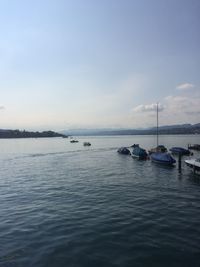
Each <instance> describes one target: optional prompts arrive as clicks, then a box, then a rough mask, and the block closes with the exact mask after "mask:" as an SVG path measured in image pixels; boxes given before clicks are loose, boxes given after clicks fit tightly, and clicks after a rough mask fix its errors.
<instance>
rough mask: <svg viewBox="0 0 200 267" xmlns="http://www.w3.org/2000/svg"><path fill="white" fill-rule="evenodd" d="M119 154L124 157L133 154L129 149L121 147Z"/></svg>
mask: <svg viewBox="0 0 200 267" xmlns="http://www.w3.org/2000/svg"><path fill="white" fill-rule="evenodd" d="M117 152H118V153H119V154H123V155H130V154H131V152H130V150H129V149H128V148H127V147H120V148H119V149H118V150H117Z"/></svg>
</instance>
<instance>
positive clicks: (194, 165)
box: [185, 158, 200, 171]
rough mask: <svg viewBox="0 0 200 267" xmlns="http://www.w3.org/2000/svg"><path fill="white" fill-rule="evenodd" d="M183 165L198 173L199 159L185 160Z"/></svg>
mask: <svg viewBox="0 0 200 267" xmlns="http://www.w3.org/2000/svg"><path fill="white" fill-rule="evenodd" d="M185 163H186V164H187V166H189V167H190V168H193V170H194V171H200V158H198V159H195V158H194V159H186V160H185Z"/></svg>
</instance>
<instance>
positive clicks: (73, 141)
mask: <svg viewBox="0 0 200 267" xmlns="http://www.w3.org/2000/svg"><path fill="white" fill-rule="evenodd" d="M78 142H79V141H78V140H75V139H73V140H70V143H78Z"/></svg>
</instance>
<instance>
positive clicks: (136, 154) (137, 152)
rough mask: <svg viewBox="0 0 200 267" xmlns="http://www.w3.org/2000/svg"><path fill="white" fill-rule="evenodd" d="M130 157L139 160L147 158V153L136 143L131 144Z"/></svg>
mask: <svg viewBox="0 0 200 267" xmlns="http://www.w3.org/2000/svg"><path fill="white" fill-rule="evenodd" d="M132 147H133V151H132V154H131V155H132V157H133V158H138V159H140V160H143V159H147V157H148V154H147V152H146V150H145V149H143V148H141V147H140V146H139V145H138V144H136V145H133V146H132Z"/></svg>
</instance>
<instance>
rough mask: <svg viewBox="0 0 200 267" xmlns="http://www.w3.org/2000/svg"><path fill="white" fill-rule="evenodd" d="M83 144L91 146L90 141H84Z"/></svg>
mask: <svg viewBox="0 0 200 267" xmlns="http://www.w3.org/2000/svg"><path fill="white" fill-rule="evenodd" d="M83 145H84V146H91V143H90V142H84V143H83Z"/></svg>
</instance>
